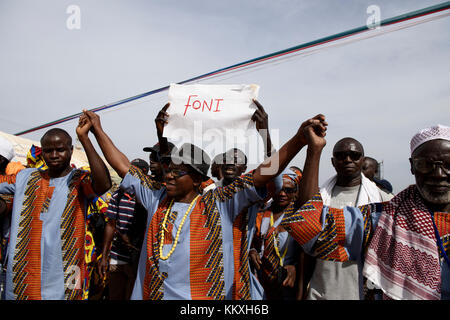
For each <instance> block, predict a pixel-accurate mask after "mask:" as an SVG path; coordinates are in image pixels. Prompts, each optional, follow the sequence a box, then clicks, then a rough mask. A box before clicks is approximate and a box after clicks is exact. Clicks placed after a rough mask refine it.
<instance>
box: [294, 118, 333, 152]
mask: <svg viewBox="0 0 450 320" xmlns="http://www.w3.org/2000/svg"><path fill="white" fill-rule="evenodd" d="M327 126H328V123H327V122H326V121H325V116H324V115H323V114H318V115H316V116H315V117H313V118H311V119H308V120H306V121H305V122H303V123H302V125H301V126H300V129H299V130H298V132H297V134H298V135H299V136H300V139H301V142H302V144H304V145H309V146H315V147H322V148H323V147H324V146H325V144H326V140H325V136H326V131H327Z"/></svg>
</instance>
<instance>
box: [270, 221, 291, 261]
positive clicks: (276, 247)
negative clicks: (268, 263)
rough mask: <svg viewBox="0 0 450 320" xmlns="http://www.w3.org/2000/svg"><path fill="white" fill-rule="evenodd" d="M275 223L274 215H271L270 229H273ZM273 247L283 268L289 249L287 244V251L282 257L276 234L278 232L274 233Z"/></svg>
mask: <svg viewBox="0 0 450 320" xmlns="http://www.w3.org/2000/svg"><path fill="white" fill-rule="evenodd" d="M273 224H274V221H273V213H272V214H271V215H270V227H273ZM273 235H274V237H273V247H274V249H275V254H276V255H277V257H278V258H279V259H280V266H283V260H284V257H285V256H286V253H287V249H288V244H286V249H284V252H283V255H280V249H278V242H279V240H278V232H276V230H274V231H273Z"/></svg>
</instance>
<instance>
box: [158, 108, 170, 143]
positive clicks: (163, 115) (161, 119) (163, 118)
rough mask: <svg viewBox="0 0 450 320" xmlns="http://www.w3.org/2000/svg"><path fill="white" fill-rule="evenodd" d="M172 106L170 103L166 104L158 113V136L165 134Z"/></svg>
mask: <svg viewBox="0 0 450 320" xmlns="http://www.w3.org/2000/svg"><path fill="white" fill-rule="evenodd" d="M169 106H170V102H168V103H166V105H165V106H164V107H163V108H162V109H161V110H160V111H159V112H158V114H157V115H156V118H155V124H156V131H157V133H158V135H161V137H162V134H163V131H164V126H165V125H166V124H167V123H168V119H169V114H168V113H167V109H168V108H169Z"/></svg>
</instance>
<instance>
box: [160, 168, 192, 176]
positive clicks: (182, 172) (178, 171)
mask: <svg viewBox="0 0 450 320" xmlns="http://www.w3.org/2000/svg"><path fill="white" fill-rule="evenodd" d="M164 173H165V174H166V175H168V174H169V173H170V174H171V175H172V177H174V178H175V179H178V178H180V177H182V176H185V175H187V174H189V171H186V170H181V169H178V168H170V167H168V168H167V169H165V168H164Z"/></svg>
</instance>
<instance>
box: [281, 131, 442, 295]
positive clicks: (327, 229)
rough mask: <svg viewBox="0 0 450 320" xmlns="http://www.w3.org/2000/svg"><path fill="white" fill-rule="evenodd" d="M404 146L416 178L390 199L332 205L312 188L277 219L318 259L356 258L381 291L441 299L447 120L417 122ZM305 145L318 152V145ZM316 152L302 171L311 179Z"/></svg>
mask: <svg viewBox="0 0 450 320" xmlns="http://www.w3.org/2000/svg"><path fill="white" fill-rule="evenodd" d="M410 146H411V158H410V159H409V161H410V165H411V173H412V174H413V175H414V177H415V182H416V183H415V184H414V185H411V186H409V187H408V188H406V189H405V190H403V191H402V192H400V193H398V194H397V195H396V196H395V197H394V198H393V199H391V200H390V201H387V202H383V203H371V204H369V205H363V206H358V207H356V206H353V207H345V208H343V209H337V208H333V207H332V206H328V205H326V204H325V203H324V202H323V199H322V197H321V194H318V195H316V196H314V197H313V198H312V200H310V201H309V202H308V203H307V204H305V205H304V206H303V207H302V208H300V209H299V210H298V211H297V212H296V213H292V214H287V215H285V218H284V219H285V220H284V223H282V225H283V226H284V227H285V228H288V229H289V230H291V234H292V235H293V236H294V238H296V240H297V241H298V242H299V243H300V244H301V245H302V246H303V248H306V249H307V250H309V251H310V252H313V253H315V254H316V255H317V257H318V258H320V259H322V260H330V261H340V262H342V263H347V262H350V261H355V262H357V264H358V266H359V270H361V272H360V273H359V276H364V277H365V278H367V280H370V281H371V286H372V284H373V285H374V286H375V287H376V288H379V289H381V290H382V292H383V298H390V299H399V300H400V299H404V300H416V299H417V300H418V299H422V300H434V299H445V300H447V299H450V261H449V258H448V255H449V254H450V243H449V241H448V239H449V238H450V231H449V230H450V128H449V127H446V126H442V125H438V126H434V127H431V128H426V129H423V130H421V131H419V132H418V133H417V134H416V135H415V136H414V137H413V138H412V140H411V143H410ZM310 147H311V148H313V149H316V152H319V153H320V152H321V150H322V148H323V147H322V146H319V147H314V146H310ZM308 149H309V148H308ZM318 158H320V157H316V158H315V159H312V158H310V157H308V156H307V159H306V163H305V168H306V166H307V167H308V169H305V171H304V175H303V179H304V180H306V181H308V182H309V185H310V186H314V183H317V180H318V167H319V159H318ZM305 192H308V190H306V191H305ZM360 292H361V293H362V285H361V286H360ZM361 298H363V296H362V294H361Z"/></svg>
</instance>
